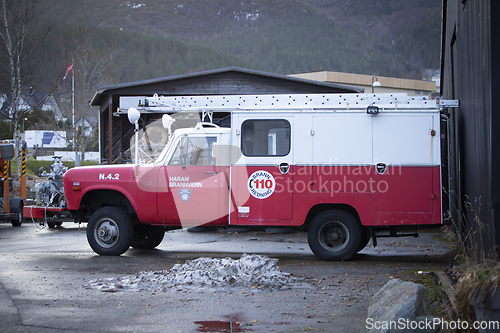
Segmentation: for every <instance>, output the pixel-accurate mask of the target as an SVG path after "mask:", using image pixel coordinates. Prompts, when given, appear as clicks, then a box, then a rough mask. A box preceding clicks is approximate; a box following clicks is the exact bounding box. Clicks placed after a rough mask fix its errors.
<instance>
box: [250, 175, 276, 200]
mask: <svg viewBox="0 0 500 333" xmlns="http://www.w3.org/2000/svg"><path fill="white" fill-rule="evenodd" d="M247 188H248V192H250V194H251V195H252V196H253V197H255V198H257V199H266V198H269V197H270V196H271V194H273V192H274V189H275V188H276V181H275V180H274V177H273V175H271V173H269V172H267V171H265V170H259V171H255V172H254V173H252V175H251V176H250V177H249V178H248V182H247Z"/></svg>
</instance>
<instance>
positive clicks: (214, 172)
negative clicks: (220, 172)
mask: <svg viewBox="0 0 500 333" xmlns="http://www.w3.org/2000/svg"><path fill="white" fill-rule="evenodd" d="M205 173H213V174H214V176H215V175H216V174H217V171H205Z"/></svg>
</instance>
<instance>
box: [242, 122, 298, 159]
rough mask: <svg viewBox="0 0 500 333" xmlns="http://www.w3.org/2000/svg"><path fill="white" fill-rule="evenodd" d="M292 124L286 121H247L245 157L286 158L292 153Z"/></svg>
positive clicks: (243, 137)
mask: <svg viewBox="0 0 500 333" xmlns="http://www.w3.org/2000/svg"><path fill="white" fill-rule="evenodd" d="M290 131H291V129H290V123H289V122H288V121H287V120H284V119H272V120H268V119H257V120H245V121H244V122H243V124H242V125H241V151H242V153H243V154H244V155H245V156H286V155H288V153H289V152H290Z"/></svg>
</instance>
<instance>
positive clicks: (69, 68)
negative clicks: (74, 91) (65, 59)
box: [63, 63, 73, 80]
mask: <svg viewBox="0 0 500 333" xmlns="http://www.w3.org/2000/svg"><path fill="white" fill-rule="evenodd" d="M72 70H73V63H71V65H69V66H68V68H67V69H66V74H64V77H63V80H65V79H66V76H68V73H69V72H71V71H72Z"/></svg>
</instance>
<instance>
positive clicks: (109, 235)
mask: <svg viewBox="0 0 500 333" xmlns="http://www.w3.org/2000/svg"><path fill="white" fill-rule="evenodd" d="M95 233H96V236H97V241H98V242H99V243H100V244H101V246H104V247H111V246H112V245H113V244H115V243H116V242H117V240H118V227H117V225H116V224H115V223H114V222H111V221H103V222H101V223H99V224H98V226H97V228H96V231H95Z"/></svg>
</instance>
